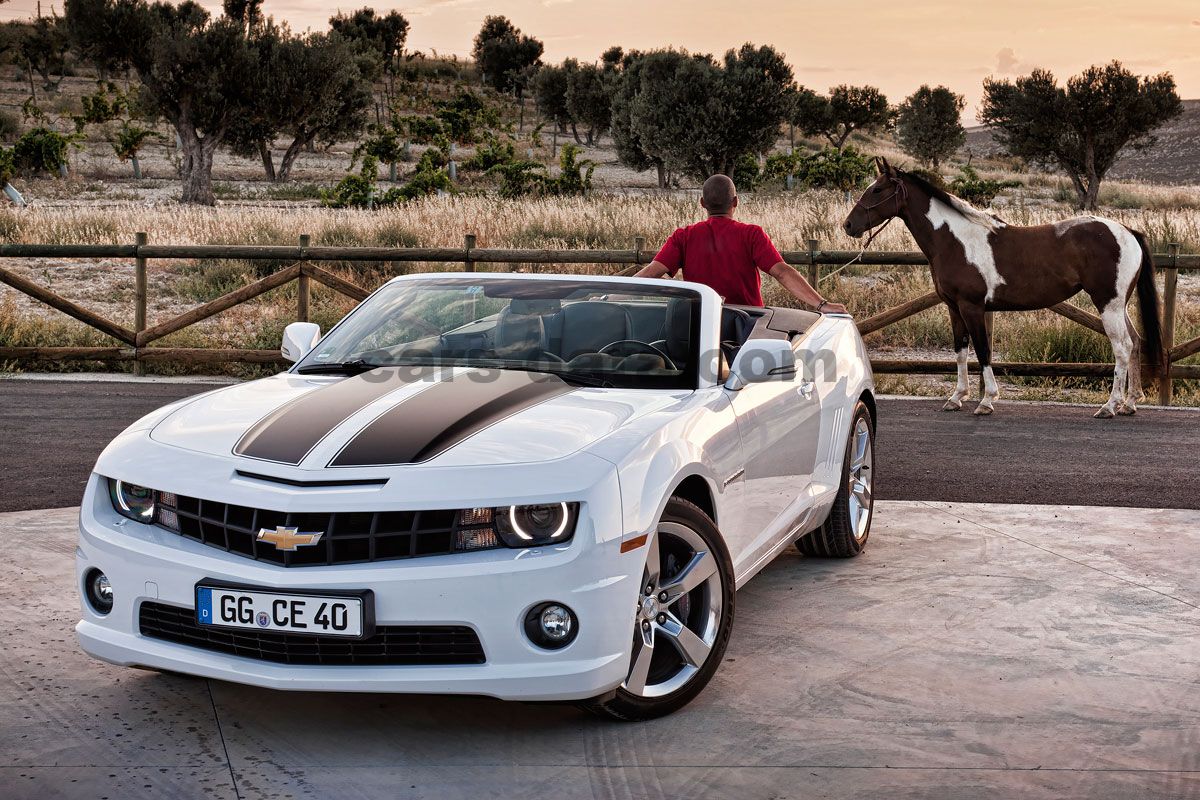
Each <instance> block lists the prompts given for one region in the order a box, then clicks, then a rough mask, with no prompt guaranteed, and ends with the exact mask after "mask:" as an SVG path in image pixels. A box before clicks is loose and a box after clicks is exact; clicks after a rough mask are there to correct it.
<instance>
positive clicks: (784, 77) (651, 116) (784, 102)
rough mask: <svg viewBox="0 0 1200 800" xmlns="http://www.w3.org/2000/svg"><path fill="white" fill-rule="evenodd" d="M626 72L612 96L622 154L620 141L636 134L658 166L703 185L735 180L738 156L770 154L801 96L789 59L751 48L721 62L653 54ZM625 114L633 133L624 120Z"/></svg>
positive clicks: (665, 52)
mask: <svg viewBox="0 0 1200 800" xmlns="http://www.w3.org/2000/svg"><path fill="white" fill-rule="evenodd" d="M625 73H626V74H625V75H624V76H623V78H622V84H623V85H622V87H621V88H620V90H619V91H618V92H617V93H616V94H614V99H613V133H614V137H616V138H617V139H618V153H620V141H619V140H620V139H622V138H625V137H627V136H628V135H629V134H632V135H633V136H634V137H635V138H636V142H637V147H638V149H639V150H640V151H641V152H642V153H644V154H645V155H646V156H648V157H649V159H650V160H651V162H654V161H658V162H661V163H662V164H663V165H664V166H665V167H666V168H667V169H670V170H674V171H678V172H681V173H683V174H686V175H689V176H691V177H693V178H696V179H698V180H703V179H705V178H707V177H708V176H710V175H713V174H716V173H724V174H726V175H731V174H732V172H733V170H734V166H735V164H736V163H737V162H738V160H739V159H743V158H744V157H745V156H748V155H749V156H753V155H757V154H759V153H762V152H765V151H766V150H768V149H769V148H770V147H771V145H772V144H773V143H774V142H775V139H776V137H777V136H778V135H779V126H780V124H781V123H782V121H783V119H784V117H785V115H786V113H787V111H788V108H789V102H790V98H791V96H792V92H793V91H794V88H793V86H794V85H793V80H792V70H791V67H789V66H788V65H787V63H786V62H785V61H784V60H783V56H781V55H780V54H779V53H778V52H777V51H775V49H774V48H771V47H755V46H754V45H751V44H746V45H743V46H742V47H741V48H740V49H738V50H730V51H729V52H727V53H726V54H725V57H724V59H723V61H722V62H720V63H718V62H717V61H715V60H714V59H713V58H712V57H711V56H707V55H689V54H687V53H683V52H679V51H676V50H662V51H657V52H653V53H648V54H645V55H642V56H639V57H638V58H637V59H635V61H634V64H633V65H630V66H626V67H625ZM622 94H624V95H627V97H621V95H622ZM626 103H628V105H627V109H626V106H625V104H626ZM626 114H627V115H628V125H629V130H628V132H627V131H625V130H623V129H622V126H623V125H624V124H625V120H624V119H622V120H620V121H618V116H619V115H621V116H623V115H626Z"/></svg>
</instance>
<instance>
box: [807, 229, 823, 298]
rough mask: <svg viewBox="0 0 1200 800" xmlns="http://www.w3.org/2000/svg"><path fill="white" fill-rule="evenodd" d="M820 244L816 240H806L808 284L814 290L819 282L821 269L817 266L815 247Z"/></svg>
mask: <svg viewBox="0 0 1200 800" xmlns="http://www.w3.org/2000/svg"><path fill="white" fill-rule="evenodd" d="M818 244H820V242H818V241H817V240H816V239H809V240H808V282H809V283H811V284H812V287H813V288H814V289H816V288H817V284H818V283H819V282H820V280H821V268H820V266H818V265H817V245H818Z"/></svg>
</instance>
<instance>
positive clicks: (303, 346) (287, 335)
mask: <svg viewBox="0 0 1200 800" xmlns="http://www.w3.org/2000/svg"><path fill="white" fill-rule="evenodd" d="M320 338H321V326H320V325H317V324H316V323H314V322H293V323H292V324H291V325H288V326H287V327H286V328H284V329H283V344H282V345H280V347H279V352H280V353H282V354H283V357H284V358H286V359H287V360H288V361H293V362H295V361H299V360H300V359H302V358H304V357H305V356H306V355H308V354H309V353H310V352H312V349H313V348H314V347H316V346H317V342H318V341H319V340H320Z"/></svg>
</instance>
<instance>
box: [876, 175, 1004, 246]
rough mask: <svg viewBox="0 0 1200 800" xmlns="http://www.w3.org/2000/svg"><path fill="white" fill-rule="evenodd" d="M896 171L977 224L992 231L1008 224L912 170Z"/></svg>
mask: <svg viewBox="0 0 1200 800" xmlns="http://www.w3.org/2000/svg"><path fill="white" fill-rule="evenodd" d="M896 172H897V173H899V174H900V175H902V176H903V177H904V178H905V179H907V180H909V181H911V182H912V183H914V184H916V186H917V188H919V189H921V190H922V191H924V192H925V193H926V194H928V195H929V196H930V197H932V198H936V199H938V200H941V201H942V202H943V203H945V204H946V205H948V206H950V207H951V208H953V209H954V210H955V211H957V212H958V213H959V214H962V215H963V216H964V217H966V218H967V219H968V220H970V221H971V222H974V223H976V224H977V225H982V226H983V227H985V228H987V229H988V230H990V231H994V230H996V229H997V228H1003V227H1006V226H1007V224H1008V223H1006V222H1005V221H1004V220H1002V219H1000V218H999V217H997V216H996V215H995V214H989V213H988V212H987V211H981V210H980V209H978V208H976V207H975V206H973V205H971V204H970V203H968V202H967V201H966V200H963V199H962V198H961V197H955V196H954V195H952V194H950V193H949V192H947V191H946V190H945V189H943V188H942V187H940V186H937V185H935V184H933V183H931V182H930V181H928V180H926V179H925V178H923V177H921V176H920V175H916V174H914V173H912V172H905V171H904V170H901V169H898V170H896Z"/></svg>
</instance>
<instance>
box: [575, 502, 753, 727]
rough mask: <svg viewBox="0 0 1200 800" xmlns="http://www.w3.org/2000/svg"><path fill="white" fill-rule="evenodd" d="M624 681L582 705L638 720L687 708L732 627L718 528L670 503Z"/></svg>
mask: <svg viewBox="0 0 1200 800" xmlns="http://www.w3.org/2000/svg"><path fill="white" fill-rule="evenodd" d="M641 577H642V583H641V586H640V587H639V590H638V595H637V613H636V614H635V615H634V625H633V632H632V633H633V648H632V653H631V656H630V660H629V672H628V675H627V677H626V678H625V682H624V683H622V684H621V686H619V687H618V688H617V689H616V690H615V691H613V692H610V693H609V694H607V695H603V696H601V697H598V698H594V699H592V700H590V701H588V702H586V703H584V704H583V705H584V707H585V708H587V709H588V710H590V711H593V712H595V713H597V714H600V715H601V716H606V717H611V718H614V719H621V720H643V719H652V718H654V717H660V716H663V715H664V714H670V713H671V712H672V711H675V710H677V709H679V708H682V707H683V706H685V705H687V703H689V702H690V701H691V700H692V698H694V697H695V696H696V695H698V694H699V693H700V690H701V689H703V688H704V686H705V685H706V684H707V683H708V681H709V679H711V678H712V676H713V673H714V672H716V670H717V667H718V666H719V665H720V663H721V658H722V656H723V655H724V653H725V646H726V644H727V643H728V642H729V632H730V630H731V628H732V626H733V566H732V564H731V563H730V560H729V554H728V553H727V552H726V549H725V545H724V542H723V541H722V539H721V534H720V531H718V530H717V526H716V524H714V523H713V521H712V520H711V519H709V517H708V515H707V514H705V513H704V512H703V511H701V510H700V508H699V507H697V506H695V505H693V504H692V503H689V502H687V501H686V500H681V499H679V498H675V497H672V498H671V499H670V500H669V501H668V502H667V507H666V510H665V511H664V512H663V516H662V519H661V520H660V521H659V523H658V527H657V528H656V530H655V532H654V534H653V535H652V537H651V539H650V541H649V542H648V544H647V554H646V566H645V568H644V569H643V571H642V576H641Z"/></svg>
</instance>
